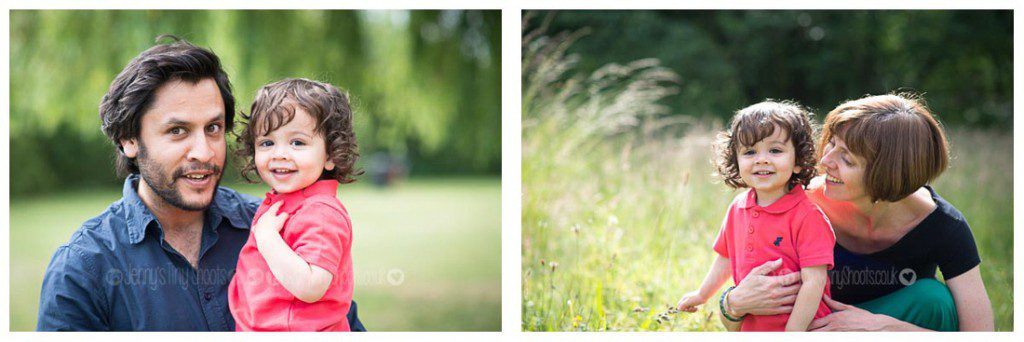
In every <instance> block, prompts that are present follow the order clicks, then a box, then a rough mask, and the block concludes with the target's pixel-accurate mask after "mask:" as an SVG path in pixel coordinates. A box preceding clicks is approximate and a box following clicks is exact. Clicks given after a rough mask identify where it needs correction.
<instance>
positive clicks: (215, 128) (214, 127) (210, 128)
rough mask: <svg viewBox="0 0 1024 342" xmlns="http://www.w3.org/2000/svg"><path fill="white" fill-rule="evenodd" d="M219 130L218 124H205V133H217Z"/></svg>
mask: <svg viewBox="0 0 1024 342" xmlns="http://www.w3.org/2000/svg"><path fill="white" fill-rule="evenodd" d="M220 130H221V126H220V124H212V125H209V126H206V132H207V133H219V132H220Z"/></svg>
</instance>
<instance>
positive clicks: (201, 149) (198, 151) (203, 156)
mask: <svg viewBox="0 0 1024 342" xmlns="http://www.w3.org/2000/svg"><path fill="white" fill-rule="evenodd" d="M217 143H220V142H219V141H218V139H216V138H211V137H208V136H206V134H196V137H195V138H194V139H192V146H190V147H189V152H188V159H190V160H198V161H201V162H208V161H210V159H213V156H214V145H215V144H217Z"/></svg>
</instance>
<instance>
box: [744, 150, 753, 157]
mask: <svg viewBox="0 0 1024 342" xmlns="http://www.w3.org/2000/svg"><path fill="white" fill-rule="evenodd" d="M743 155H745V156H752V155H754V150H746V151H743Z"/></svg>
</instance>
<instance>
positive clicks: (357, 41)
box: [10, 10, 501, 196]
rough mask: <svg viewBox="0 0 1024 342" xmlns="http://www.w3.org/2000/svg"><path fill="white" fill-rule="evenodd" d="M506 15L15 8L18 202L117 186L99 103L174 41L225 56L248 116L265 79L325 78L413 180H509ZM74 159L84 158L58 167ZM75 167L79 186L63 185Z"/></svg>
mask: <svg viewBox="0 0 1024 342" xmlns="http://www.w3.org/2000/svg"><path fill="white" fill-rule="evenodd" d="M500 18H501V14H500V12H499V11H362V12H356V11H233V10H232V11H227V10H210V11H20V10H19V11H12V12H11V115H10V125H11V145H12V147H13V148H12V150H11V154H12V158H17V159H16V160H17V161H18V163H15V164H12V165H15V166H17V167H15V168H13V169H12V173H11V177H12V184H16V186H14V187H12V194H14V195H15V196H18V195H23V194H26V193H28V191H32V192H38V191H47V190H48V189H57V188H69V187H78V186H82V185H88V184H107V185H112V184H116V183H117V180H116V179H115V178H113V177H112V176H108V175H112V174H113V173H114V171H113V153H114V148H113V146H112V144H111V143H110V142H108V141H106V140H105V138H104V136H103V135H102V133H101V132H100V130H99V119H98V113H97V108H98V105H99V100H100V98H101V97H102V96H103V94H104V93H106V90H107V88H108V87H109V85H110V82H111V81H112V80H113V78H114V77H115V76H116V75H117V73H118V72H120V70H121V69H122V68H123V67H124V66H125V65H126V64H127V63H128V61H129V60H131V58H133V57H135V56H136V55H138V53H140V52H142V51H143V50H145V49H147V48H149V47H150V46H152V45H153V44H154V38H155V37H156V36H157V35H159V34H164V33H170V34H174V35H177V36H179V37H181V38H184V39H187V40H189V41H191V42H192V43H195V44H196V45H199V46H202V47H206V48H209V49H211V50H213V51H214V52H215V53H217V54H218V56H220V58H221V61H222V63H223V65H224V67H225V70H226V71H227V72H228V75H229V76H230V78H231V82H232V85H233V87H234V92H235V97H236V99H237V103H238V105H237V108H236V109H237V110H238V111H244V112H248V111H249V106H250V103H251V102H252V98H253V95H254V94H255V92H256V90H257V89H258V88H259V87H260V86H262V85H264V84H267V83H270V82H273V81H277V80H279V79H282V78H286V77H306V78H312V79H318V80H323V81H326V82H330V83H332V84H335V85H337V86H338V87H339V88H341V89H342V90H345V91H348V92H349V94H350V96H351V97H352V98H353V103H354V107H355V108H354V109H355V112H356V115H355V127H356V136H357V137H358V140H359V145H360V151H361V153H362V155H363V156H364V157H365V156H369V155H370V154H371V153H372V152H375V151H390V152H392V153H404V154H407V155H408V156H409V159H410V161H411V164H412V172H413V173H414V174H438V173H461V174H497V173H498V172H500V167H501V138H500V137H501V120H500V117H501V108H500V103H501V99H500V96H501V94H500V90H501V77H500V66H501V50H500V48H501V47H500V22H501V20H500ZM236 117H237V116H236ZM237 130H238V129H236V131H237ZM233 140H234V139H233V138H229V146H233V145H234V141H233ZM69 155H71V156H77V158H76V159H77V161H78V162H77V163H70V161H62V160H58V159H61V158H63V157H66V156H69ZM81 161H88V162H86V163H83V162H81ZM22 162H24V164H22ZM69 165H71V166H73V167H69ZM360 165H362V164H360ZM70 170H75V171H74V174H75V175H76V177H75V178H74V179H72V178H71V177H64V176H61V175H66V174H68V173H69V172H70ZM228 178H229V179H235V178H236V177H235V175H228Z"/></svg>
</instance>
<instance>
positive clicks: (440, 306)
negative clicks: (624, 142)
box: [10, 177, 501, 331]
mask: <svg viewBox="0 0 1024 342" xmlns="http://www.w3.org/2000/svg"><path fill="white" fill-rule="evenodd" d="M500 183H501V182H500V180H499V179H497V178H493V177H487V178H441V179H423V178H420V179H417V180H413V181H410V182H407V183H403V184H401V185H400V186H398V187H393V188H389V189H385V190H381V189H376V188H371V187H370V186H369V185H368V184H359V183H356V184H355V185H343V186H342V187H341V188H340V190H339V194H338V197H339V199H341V201H342V202H343V203H344V204H345V206H346V208H348V210H349V212H350V213H351V214H352V222H353V232H354V236H355V239H354V240H353V244H352V262H353V268H354V271H355V273H354V275H355V277H354V281H355V300H356V302H357V303H358V304H359V317H360V319H362V321H363V323H364V324H365V325H366V327H367V329H369V330H371V331H498V330H500V329H501V253H499V251H500V250H501V228H500V227H501V223H500V221H499V217H500V216H501V204H500V203H501V200H500V193H501V184H500ZM232 188H234V189H235V190H238V191H240V192H243V193H247V194H250V195H254V196H262V195H263V193H264V192H266V191H267V189H266V187H265V186H264V185H247V186H232ZM120 191H121V190H120V189H119V188H97V189H90V190H80V191H65V192H59V193H54V194H48V195H40V196H36V197H32V198H27V199H20V200H15V201H12V202H11V230H10V234H11V235H10V236H11V278H10V279H11V282H10V284H11V297H10V313H11V314H10V324H11V330H12V331H31V330H35V324H36V315H37V310H38V305H39V293H40V286H41V284H42V280H43V272H44V270H46V266H47V265H48V264H49V262H50V257H51V256H52V255H53V252H54V251H55V250H56V249H57V246H60V245H61V244H63V243H65V242H66V241H68V238H70V237H71V233H72V232H74V231H75V230H76V229H78V227H79V226H81V224H82V222H85V220H87V219H88V218H90V217H93V216H96V215H97V214H99V213H100V212H101V211H102V210H103V209H104V208H106V207H107V206H109V205H110V203H112V202H114V201H116V200H117V199H118V198H120V197H121V192H120ZM440 198H443V199H444V200H438V199H440ZM429 241H443V243H430V242H429ZM392 272H401V275H402V276H400V277H399V276H396V275H397V273H395V274H392V275H389V273H392ZM396 280H401V282H397V281H396Z"/></svg>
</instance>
